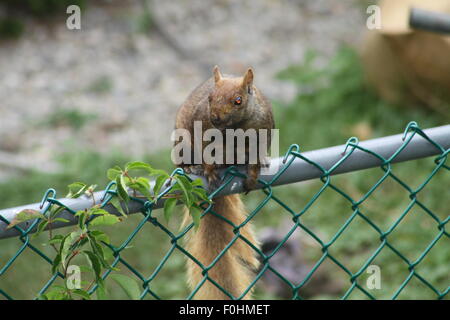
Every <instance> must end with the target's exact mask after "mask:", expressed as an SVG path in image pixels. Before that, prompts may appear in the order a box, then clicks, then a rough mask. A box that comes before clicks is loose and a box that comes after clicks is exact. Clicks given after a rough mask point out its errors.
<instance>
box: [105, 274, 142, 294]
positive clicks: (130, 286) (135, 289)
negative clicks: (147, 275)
mask: <svg viewBox="0 0 450 320" xmlns="http://www.w3.org/2000/svg"><path fill="white" fill-rule="evenodd" d="M110 278H111V279H112V280H114V281H115V282H116V283H117V284H118V285H119V286H120V287H121V288H122V289H123V291H125V293H126V294H127V295H128V297H129V298H130V299H132V300H138V299H139V298H140V296H141V291H140V289H139V285H138V283H137V282H136V280H134V279H133V278H130V277H127V276H124V275H123V274H111V275H110Z"/></svg>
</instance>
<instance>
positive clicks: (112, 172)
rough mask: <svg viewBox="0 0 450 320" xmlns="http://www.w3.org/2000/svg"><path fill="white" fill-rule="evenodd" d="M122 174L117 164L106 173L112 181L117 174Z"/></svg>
mask: <svg viewBox="0 0 450 320" xmlns="http://www.w3.org/2000/svg"><path fill="white" fill-rule="evenodd" d="M121 174H122V169H121V168H120V167H119V166H115V167H114V168H111V169H108V171H107V172H106V175H107V177H108V179H109V180H111V181H114V180H116V178H117V177H118V176H120V175H121Z"/></svg>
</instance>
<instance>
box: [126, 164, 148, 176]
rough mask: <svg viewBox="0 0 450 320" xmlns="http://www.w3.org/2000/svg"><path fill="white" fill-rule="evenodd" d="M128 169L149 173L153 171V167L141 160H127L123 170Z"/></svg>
mask: <svg viewBox="0 0 450 320" xmlns="http://www.w3.org/2000/svg"><path fill="white" fill-rule="evenodd" d="M130 170H145V171H147V172H148V173H150V174H151V173H152V172H153V168H152V167H151V166H150V165H149V164H148V163H145V162H141V161H133V162H128V163H127V164H126V166H125V171H130Z"/></svg>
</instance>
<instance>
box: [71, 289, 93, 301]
mask: <svg viewBox="0 0 450 320" xmlns="http://www.w3.org/2000/svg"><path fill="white" fill-rule="evenodd" d="M72 294H75V295H77V296H80V297H81V298H83V299H84V300H91V296H90V295H89V293H88V292H87V291H84V290H81V289H75V290H73V291H72Z"/></svg>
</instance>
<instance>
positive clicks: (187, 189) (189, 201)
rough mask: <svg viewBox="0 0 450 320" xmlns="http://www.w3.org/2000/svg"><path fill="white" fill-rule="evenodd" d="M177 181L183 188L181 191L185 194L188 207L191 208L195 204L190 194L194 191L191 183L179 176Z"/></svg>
mask: <svg viewBox="0 0 450 320" xmlns="http://www.w3.org/2000/svg"><path fill="white" fill-rule="evenodd" d="M176 180H177V184H178V185H179V186H180V188H181V191H182V192H183V195H184V198H185V200H186V205H187V206H188V207H190V206H191V205H192V202H193V199H192V195H191V192H190V191H191V189H192V186H191V183H190V181H189V180H188V179H187V178H186V177H184V176H177V177H176Z"/></svg>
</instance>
